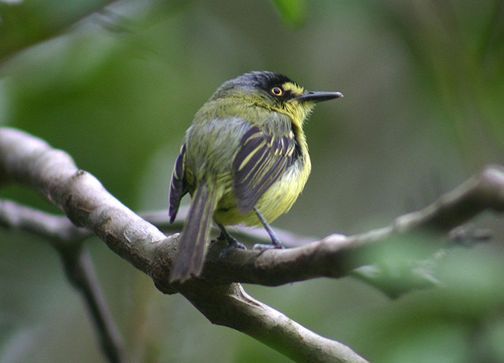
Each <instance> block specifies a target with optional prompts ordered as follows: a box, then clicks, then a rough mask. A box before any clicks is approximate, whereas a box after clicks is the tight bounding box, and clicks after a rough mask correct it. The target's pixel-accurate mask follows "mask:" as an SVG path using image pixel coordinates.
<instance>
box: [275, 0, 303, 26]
mask: <svg viewBox="0 0 504 363" xmlns="http://www.w3.org/2000/svg"><path fill="white" fill-rule="evenodd" d="M273 4H274V5H275V7H276V8H277V10H278V11H279V13H280V16H281V17H282V19H283V21H284V22H285V23H287V24H289V25H292V26H295V27H298V26H301V25H303V23H304V22H305V20H306V1H305V0H273Z"/></svg>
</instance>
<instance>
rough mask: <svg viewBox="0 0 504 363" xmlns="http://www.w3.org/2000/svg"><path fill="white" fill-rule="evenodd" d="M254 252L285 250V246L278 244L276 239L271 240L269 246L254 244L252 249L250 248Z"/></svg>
mask: <svg viewBox="0 0 504 363" xmlns="http://www.w3.org/2000/svg"><path fill="white" fill-rule="evenodd" d="M252 248H253V249H254V250H259V251H266V250H283V249H285V246H284V244H283V243H282V242H280V241H279V240H278V239H276V238H275V239H272V240H271V244H263V243H256V244H255V245H254V247H252Z"/></svg>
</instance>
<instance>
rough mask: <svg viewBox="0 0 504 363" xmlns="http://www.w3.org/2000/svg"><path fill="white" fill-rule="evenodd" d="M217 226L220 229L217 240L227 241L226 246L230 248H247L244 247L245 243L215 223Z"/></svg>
mask: <svg viewBox="0 0 504 363" xmlns="http://www.w3.org/2000/svg"><path fill="white" fill-rule="evenodd" d="M217 226H218V227H219V229H220V235H219V237H217V239H218V240H220V241H227V243H228V247H230V248H239V249H241V250H246V249H247V247H245V245H244V244H243V243H241V242H239V241H238V240H237V239H236V238H234V237H233V236H231V235H230V234H229V232H228V231H227V230H226V228H224V226H223V225H222V224H220V223H217Z"/></svg>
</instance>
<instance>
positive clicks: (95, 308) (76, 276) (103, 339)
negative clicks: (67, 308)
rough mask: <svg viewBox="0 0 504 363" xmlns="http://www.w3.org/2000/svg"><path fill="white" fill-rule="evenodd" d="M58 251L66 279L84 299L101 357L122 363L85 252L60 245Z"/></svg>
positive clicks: (115, 330)
mask: <svg viewBox="0 0 504 363" xmlns="http://www.w3.org/2000/svg"><path fill="white" fill-rule="evenodd" d="M58 251H59V255H60V257H61V260H62V262H63V265H64V267H65V273H66V276H67V278H68V280H69V281H70V282H71V283H72V285H73V286H74V287H75V289H77V290H79V292H80V293H81V294H82V297H83V299H84V301H85V302H86V306H87V308H88V309H89V313H90V314H91V317H92V318H93V322H94V324H95V327H96V331H97V332H98V335H99V338H100V343H101V347H102V350H103V352H104V354H105V356H106V357H107V358H108V360H109V362H111V363H125V362H126V354H125V350H124V344H123V341H122V337H121V335H120V333H119V330H118V328H117V325H116V323H115V322H114V319H113V318H112V314H111V313H110V310H109V308H108V305H107V303H106V300H105V297H104V295H103V292H102V290H101V289H100V284H99V282H98V278H97V277H96V273H95V270H94V266H93V262H92V260H91V256H90V255H89V252H88V251H87V250H85V249H84V248H83V247H77V248H75V247H72V248H60V249H58Z"/></svg>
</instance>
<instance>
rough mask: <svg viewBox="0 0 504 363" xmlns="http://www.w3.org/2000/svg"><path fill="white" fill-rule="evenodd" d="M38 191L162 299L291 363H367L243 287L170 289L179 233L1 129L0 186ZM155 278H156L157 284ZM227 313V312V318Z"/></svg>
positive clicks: (55, 154)
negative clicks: (185, 305)
mask: <svg viewBox="0 0 504 363" xmlns="http://www.w3.org/2000/svg"><path fill="white" fill-rule="evenodd" d="M7 181H10V182H17V183H20V184H24V185H27V186H30V187H33V188H35V189H37V190H38V191H40V193H41V194H42V195H44V196H45V197H46V198H47V199H48V200H49V201H51V202H52V203H53V204H54V205H56V206H57V207H59V208H60V209H61V210H62V211H64V212H65V214H66V215H67V216H68V217H69V218H70V219H71V220H72V222H73V223H75V224H76V225H77V226H81V227H85V228H88V229H90V230H92V231H93V232H94V233H95V234H96V235H97V236H99V237H100V238H101V239H102V240H103V241H105V243H106V244H107V245H108V246H109V247H110V248H111V249H112V250H113V251H115V252H116V253H117V254H119V255H120V256H121V257H123V258H124V259H126V260H127V261H129V262H130V263H131V264H133V265H134V266H135V267H137V268H138V269H140V270H141V271H143V272H145V273H147V274H149V275H151V276H152V277H153V279H154V281H155V283H156V285H157V286H158V287H159V288H160V289H161V290H162V291H163V292H166V293H175V292H177V291H179V292H181V293H182V294H183V295H184V296H185V297H186V298H187V299H188V300H189V301H190V302H191V303H192V304H193V305H194V306H195V307H197V308H198V309H199V310H200V311H201V312H202V313H203V314H204V315H205V316H207V317H208V318H209V320H210V321H212V322H213V323H215V324H220V325H225V326H229V327H232V328H234V329H236V330H238V331H241V332H244V333H246V334H248V335H250V336H252V337H254V338H256V339H258V340H259V341H262V342H264V343H265V344H267V345H269V346H271V347H273V348H274V349H277V350H278V351H280V352H283V353H284V354H286V355H287V356H289V357H290V358H292V359H294V360H295V361H300V362H301V361H306V359H307V357H309V358H310V359H308V360H309V361H311V362H366V360H365V359H363V358H362V357H360V356H359V355H357V354H356V353H354V352H353V351H352V350H351V349H350V348H348V347H346V346H344V345H342V344H340V343H337V342H335V341H331V340H329V339H326V338H323V337H321V336H319V335H317V334H315V333H313V332H310V331H308V330H307V329H305V328H303V327H301V326H300V325H299V324H297V323H295V322H293V321H292V320H290V319H289V318H287V317H286V316H284V315H283V314H280V313H278V312H277V311H275V310H273V309H271V308H269V307H267V306H266V305H264V304H261V303H259V302H256V301H255V300H253V299H251V298H250V297H249V296H247V295H246V294H244V292H243V290H242V288H241V286H240V285H238V284H236V283H233V284H228V283H224V284H218V285H217V284H216V283H217V281H205V280H194V281H189V282H188V283H186V284H185V285H184V286H170V285H168V284H167V280H164V277H165V276H166V275H165V272H167V271H169V269H170V266H171V261H172V260H173V257H174V254H175V252H176V244H177V243H176V242H177V238H178V235H172V236H169V237H167V238H165V236H164V234H163V233H161V232H160V231H159V230H158V229H157V228H155V227H154V226H153V225H151V224H150V223H148V222H146V221H144V220H143V219H141V218H140V217H139V216H137V215H136V214H135V213H133V212H132V211H131V210H129V209H128V208H126V207H125V206H124V205H122V204H121V203H120V202H119V201H118V200H117V199H115V198H114V197H113V196H111V195H110V194H109V193H108V192H107V191H106V190H105V189H104V188H103V186H102V185H101V184H100V183H99V182H98V180H96V178H94V177H93V176H92V175H90V174H89V173H86V172H84V171H82V170H79V169H77V167H76V166H75V164H74V162H73V160H72V159H71V158H70V157H69V156H68V155H67V154H66V153H64V152H62V151H59V150H55V149H52V148H51V147H50V146H49V145H48V144H47V143H45V142H44V141H42V140H40V139H38V138H35V137H33V136H30V135H28V134H26V133H24V132H22V131H19V130H15V129H10V128H3V129H0V182H7ZM158 278H161V280H159V279H158ZM230 312H232V313H230Z"/></svg>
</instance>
